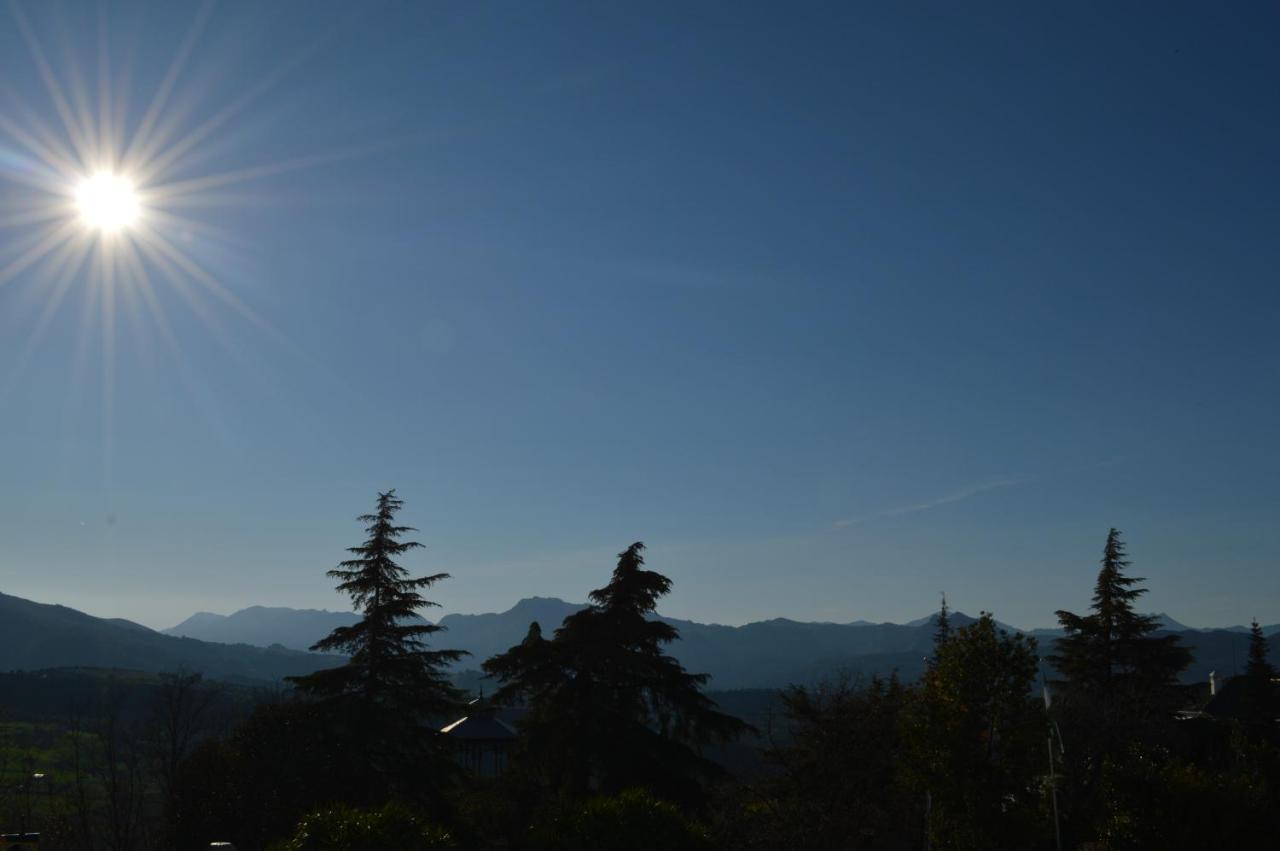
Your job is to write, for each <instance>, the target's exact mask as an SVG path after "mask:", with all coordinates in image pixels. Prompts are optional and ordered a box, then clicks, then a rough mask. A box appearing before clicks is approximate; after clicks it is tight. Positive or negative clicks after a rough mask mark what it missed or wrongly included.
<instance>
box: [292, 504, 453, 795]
mask: <svg viewBox="0 0 1280 851" xmlns="http://www.w3.org/2000/svg"><path fill="white" fill-rule="evenodd" d="M402 505H403V503H402V501H401V500H400V499H399V498H398V497H397V496H396V495H395V491H394V490H390V491H387V492H386V493H381V494H378V502H377V511H376V512H375V513H374V514H366V515H364V516H362V517H360V518H359V520H360V522H362V523H366V524H368V526H367V532H368V538H367V539H366V540H365V542H364V543H363V544H361V545H360V546H358V547H351V548H349V551H350V552H351V553H353V554H354V555H355V558H352V559H348V560H347V561H344V562H342V563H341V564H339V565H338V567H337V568H335V569H333V570H330V571H329V572H328V575H329V576H331V577H333V578H334V579H338V580H340V581H339V583H338V586H337V588H338V590H339V591H342V592H345V593H347V594H349V595H350V596H351V600H352V603H353V605H354V607H355V608H356V609H357V610H358V611H359V612H360V613H361V614H362V615H363V617H362V618H361V619H360V621H359V622H357V623H354V624H352V625H350V626H341V627H338V628H337V629H335V630H334V631H333V632H332V633H330V634H329V636H328V637H327V638H323V639H321V640H320V641H318V642H316V643H315V645H313V646H312V648H311V649H312V650H319V651H330V652H332V651H338V652H341V653H345V654H348V655H349V656H350V659H349V660H348V662H347V663H346V664H344V665H342V666H340V667H337V668H330V669H327V670H321V671H317V672H315V673H313V674H308V675H307V676H303V677H292V678H290V681H291V682H292V683H293V685H294V687H295V688H296V689H297V690H298V691H299V692H301V693H302V694H304V695H308V696H310V697H312V698H314V699H316V700H318V701H320V702H322V703H323V704H325V705H327V706H329V707H330V708H331V709H333V710H334V714H335V717H340V718H341V719H342V721H343V722H344V723H345V724H346V725H347V732H348V733H350V734H351V736H352V740H353V741H354V742H355V743H356V744H357V745H358V746H359V747H361V748H363V749H365V753H366V755H367V758H368V762H369V765H370V766H371V770H372V771H374V772H375V773H376V772H382V773H383V774H385V775H387V777H389V778H392V780H393V781H394V778H395V777H396V776H397V775H401V779H403V776H402V775H403V772H402V771H401V769H404V768H405V767H406V766H405V765H404V764H403V763H404V761H405V760H407V759H409V758H410V757H414V756H416V757H418V758H421V757H422V755H423V754H422V753H420V752H419V751H420V749H421V748H423V747H427V748H428V749H429V746H430V744H431V742H432V739H433V736H432V732H433V730H434V729H435V728H436V727H437V726H438V724H437V723H436V722H439V721H440V720H441V719H442V718H444V717H446V716H447V715H448V714H450V713H451V712H452V711H453V710H454V709H455V708H456V707H457V706H458V704H459V702H460V700H459V697H460V696H459V693H458V691H457V690H456V689H455V688H454V687H453V685H452V683H451V682H450V681H449V679H448V677H447V675H446V673H445V671H446V668H447V666H448V665H449V663H451V662H453V661H455V660H457V659H459V658H461V657H462V656H465V655H466V653H465V652H463V651H460V650H431V649H428V647H427V645H426V642H425V641H424V639H425V638H426V637H427V636H430V635H432V634H434V633H436V632H439V631H440V630H442V629H443V627H440V626H436V625H434V624H429V623H425V622H423V621H419V620H416V619H415V618H414V615H415V614H416V613H417V611H418V610H419V609H422V608H425V607H428V606H435V605H437V604H436V603H433V602H432V601H430V600H427V599H426V598H425V597H423V596H422V594H421V593H420V592H421V591H422V590H423V589H426V588H429V587H431V586H432V585H433V584H435V583H436V582H439V581H440V580H442V579H447V578H448V577H449V574H447V573H437V574H435V575H432V576H424V577H421V578H418V579H413V578H410V577H409V574H408V571H406V570H405V569H404V568H403V567H401V566H400V565H399V564H398V563H397V562H396V558H397V557H398V556H401V555H403V554H404V553H406V552H408V551H409V550H412V549H417V548H419V547H421V546H422V545H421V544H419V543H418V542H417V541H402V540H400V539H401V537H402V536H403V535H405V534H406V533H408V532H412V531H415V530H414V529H413V527H410V526H397V525H396V524H395V515H396V512H398V511H399V510H400V508H401V506H402Z"/></svg>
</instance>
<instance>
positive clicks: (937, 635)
mask: <svg viewBox="0 0 1280 851" xmlns="http://www.w3.org/2000/svg"><path fill="white" fill-rule="evenodd" d="M949 638H951V610H950V609H949V608H947V595H946V594H943V595H942V606H941V607H940V608H939V609H938V621H937V625H936V626H935V627H934V630H933V646H934V649H935V650H936V649H937V648H939V647H941V646H942V645H944V644H946V643H947V639H949Z"/></svg>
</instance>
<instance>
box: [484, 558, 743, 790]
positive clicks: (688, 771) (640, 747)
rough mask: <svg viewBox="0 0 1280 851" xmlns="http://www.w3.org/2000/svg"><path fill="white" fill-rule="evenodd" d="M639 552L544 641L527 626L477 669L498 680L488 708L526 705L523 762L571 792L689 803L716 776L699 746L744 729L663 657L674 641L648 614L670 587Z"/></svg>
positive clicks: (701, 677)
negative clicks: (632, 791)
mask: <svg viewBox="0 0 1280 851" xmlns="http://www.w3.org/2000/svg"><path fill="white" fill-rule="evenodd" d="M643 549H644V545H643V544H641V543H635V544H632V545H631V546H630V547H628V548H627V550H626V551H625V552H623V553H621V554H620V555H619V557H618V565H617V567H616V568H615V569H614V571H613V576H612V578H611V579H610V581H609V584H608V585H606V586H605V587H603V588H600V589H598V590H596V591H592V592H591V605H590V606H588V607H587V608H585V609H583V610H582V611H580V612H577V613H575V614H573V615H570V616H569V617H567V618H565V620H564V623H563V624H562V625H561V627H560V628H559V629H557V630H556V632H555V635H554V637H553V638H552V639H551V640H550V641H547V640H546V639H544V638H542V635H541V630H540V629H539V628H538V626H537V624H534V625H532V626H531V627H530V630H529V635H528V636H527V637H526V638H525V640H524V641H523V642H521V643H520V644H518V645H516V646H515V647H512V648H511V649H510V650H508V651H507V652H505V653H501V654H499V655H497V656H495V657H493V658H492V659H489V660H488V661H486V662H485V663H484V669H485V671H486V673H488V674H489V675H490V676H493V677H496V678H498V679H499V680H501V681H502V687H501V688H500V689H498V691H497V693H496V694H495V695H494V698H495V700H498V701H506V702H516V701H522V702H524V703H525V704H527V706H528V710H529V711H528V715H527V716H526V718H525V719H524V721H523V723H522V728H523V732H524V734H525V737H526V744H527V747H528V750H529V756H530V757H531V758H532V759H531V762H532V763H533V764H536V765H540V766H542V767H543V769H544V770H545V771H546V772H547V773H548V779H549V781H550V782H551V784H552V785H553V786H554V787H556V788H557V789H558V790H560V791H563V792H566V793H569V794H582V793H585V792H589V791H597V792H604V793H615V792H618V791H621V790H622V789H625V788H627V787H630V786H637V785H639V786H646V787H648V788H650V789H654V790H655V791H659V792H660V793H663V794H667V795H670V796H673V797H677V798H689V797H693V796H695V795H696V790H697V781H698V779H699V778H700V777H701V776H703V775H708V774H713V773H715V769H714V767H713V765H712V764H711V763H710V762H708V761H707V760H705V759H703V758H702V757H701V756H700V754H699V753H698V749H699V748H700V746H702V745H703V744H706V743H708V742H710V741H713V740H725V739H729V738H732V737H734V736H736V735H738V734H739V733H741V732H742V731H744V730H745V729H747V725H746V724H745V723H743V722H742V721H740V720H739V719H737V718H734V717H732V716H729V715H726V714H724V713H722V712H720V711H718V710H717V709H716V707H715V704H714V703H713V702H712V701H711V700H710V699H709V698H707V697H706V695H704V694H703V693H702V690H701V686H702V685H703V684H704V683H705V682H706V681H707V679H708V677H707V675H706V674H690V673H688V672H687V671H685V669H684V668H683V667H682V666H681V665H680V663H679V662H677V661H676V660H675V659H674V658H672V657H671V656H668V655H666V654H665V653H664V652H663V649H662V648H663V645H665V644H668V643H670V642H672V641H674V640H676V639H677V638H678V637H679V633H678V632H677V630H676V629H675V627H673V626H671V625H670V624H668V623H664V622H663V621H660V620H656V619H653V618H651V617H650V615H652V614H653V613H654V610H655V608H656V606H657V600H658V598H660V597H662V596H663V595H664V594H666V593H667V592H668V591H670V590H671V580H670V579H668V578H667V577H665V576H663V575H662V574H660V573H656V572H654V571H651V570H645V569H644V568H643V565H644V558H643V556H642V555H641V552H642V550H643Z"/></svg>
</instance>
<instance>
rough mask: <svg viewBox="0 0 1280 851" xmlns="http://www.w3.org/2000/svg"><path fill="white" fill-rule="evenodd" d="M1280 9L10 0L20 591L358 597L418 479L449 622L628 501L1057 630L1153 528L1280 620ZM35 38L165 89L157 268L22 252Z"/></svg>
mask: <svg viewBox="0 0 1280 851" xmlns="http://www.w3.org/2000/svg"><path fill="white" fill-rule="evenodd" d="M15 9H16V10H17V11H16V12H15ZM1278 40H1280V13H1278V12H1277V7H1276V6H1275V4H1272V3H1261V2H1259V3H1239V4H1206V3H1182V4H1178V3H1162V4H1159V5H1158V6H1152V5H1143V4H1111V3H1094V4H1080V3H1070V4H1041V3H1033V4H1028V3H1008V4H980V3H964V4H956V3H936V4H901V3H864V4H853V3H838V4H830V5H822V4H795V3H776V4H770V6H768V7H766V5H765V4H744V3H725V4H714V3H697V4H687V3H680V4H676V3H671V4H649V3H644V4H600V3H582V4H568V5H562V4H557V3H547V4H543V3H539V4H525V3H459V4H434V3H409V2H387V3H382V4H359V5H357V4H343V5H325V4H321V3H316V2H310V1H309V2H275V3H270V4H260V5H259V4H255V5H242V4H239V3H222V4H219V5H217V6H214V7H212V8H211V9H206V10H205V11H204V12H202V11H201V7H199V6H197V5H189V6H188V5H184V4H181V3H176V2H164V3H160V2H156V3H152V4H150V5H149V6H145V7H140V6H136V5H132V4H119V5H118V4H114V3H107V4H105V5H101V6H100V7H99V6H95V5H92V4H88V3H85V4H65V5H59V4H56V3H25V4H21V5H19V6H17V7H13V8H5V9H3V14H2V15H0V117H2V118H3V119H4V126H3V127H2V128H0V178H3V180H0V193H3V194H0V225H3V227H0V267H3V268H9V269H10V270H11V272H12V273H0V280H3V281H4V283H2V284H0V591H3V592H6V593H11V594H17V595H19V596H24V597H29V598H34V599H37V600H41V601H45V602H60V603H64V604H67V605H70V606H74V607H77V608H81V609H84V610H87V611H89V612H91V613H94V614H99V615H104V616H124V617H130V618H133V619H136V620H138V621H141V622H143V623H146V624H148V625H152V626H159V627H163V626H169V625H172V624H173V623H176V622H178V621H179V620H181V619H183V618H185V617H186V616H187V615H189V614H191V613H192V612H193V611H196V610H210V611H218V612H229V611H232V610H234V609H237V608H240V607H242V606H246V605H252V604H271V605H291V606H298V607H325V608H342V607H343V604H344V602H345V601H344V600H343V599H342V598H340V597H338V596H337V595H336V594H335V593H334V592H333V590H332V581H331V580H329V579H328V578H326V577H325V575H324V571H325V570H327V569H328V568H330V567H331V566H332V565H333V564H334V563H335V562H336V561H337V560H338V559H340V558H341V557H342V556H343V552H342V549H343V547H345V546H348V545H352V544H356V543H358V542H359V540H360V538H361V532H362V529H361V527H360V526H359V524H357V523H356V522H355V521H354V517H355V516H356V515H357V514H360V513H363V512H364V511H366V510H368V509H369V508H370V507H371V505H372V503H373V498H374V495H375V493H376V491H378V490H379V489H385V488H389V487H395V488H397V489H398V490H399V493H400V495H401V496H402V497H403V498H404V499H405V501H406V506H405V510H404V514H403V519H404V520H405V521H406V522H408V523H411V524H412V525H415V526H418V527H420V529H421V534H420V536H419V539H420V540H422V541H423V542H424V543H425V544H427V549H426V550H425V551H420V552H419V554H417V555H416V556H414V557H413V558H411V559H409V560H408V565H409V566H410V567H411V568H413V569H415V570H421V571H431V572H434V571H440V570H444V571H449V572H451V573H452V574H453V578H452V579H450V580H449V581H447V582H445V583H443V584H441V585H440V586H438V588H437V589H436V591H437V593H436V595H435V597H436V599H438V600H439V601H440V602H441V603H442V604H443V611H446V612H448V611H461V612H474V611H495V610H503V609H506V608H508V607H509V606H510V605H511V604H513V603H514V602H516V600H518V599H519V598H521V597H524V596H530V595H543V596H560V597H564V598H567V599H571V600H583V599H585V596H586V593H587V591H588V590H590V589H592V588H595V587H599V586H600V585H602V584H604V582H605V581H606V579H607V575H608V573H609V571H610V569H611V568H612V563H613V556H614V554H615V553H617V552H619V551H620V550H622V549H623V548H624V547H625V546H626V545H627V544H629V543H630V542H631V541H633V540H644V541H646V542H647V543H648V544H649V547H650V550H649V557H650V564H651V566H653V567H654V568H656V569H658V570H661V571H663V572H665V573H667V574H668V575H670V576H671V577H672V578H673V579H674V581H675V590H674V592H673V593H672V595H671V596H670V598H669V600H668V602H667V603H666V604H665V605H664V607H663V610H664V611H665V612H666V613H668V614H671V615H675V616H680V617H688V618H693V619H697V620H702V621H718V622H724V623H741V622H745V621H748V620H754V619H762V618H768V617H775V616H786V617H791V618H796V619H821V620H833V621H848V620H853V619H858V618H865V619H870V620H904V619H909V618H913V617H917V616H920V615H922V614H924V613H926V612H927V611H928V610H930V609H932V608H933V607H934V606H935V605H936V602H937V595H938V592H940V591H944V590H945V591H946V592H947V593H948V595H949V597H950V599H951V601H952V602H953V604H954V605H955V606H956V607H958V608H960V609H963V610H965V611H969V612H976V611H977V610H978V609H981V608H986V609H989V610H992V611H994V612H995V613H996V615H997V616H998V617H999V618H1000V619H1001V620H1004V621H1006V622H1011V623H1016V624H1022V625H1027V626H1038V625H1048V624H1050V623H1051V622H1052V620H1053V616H1052V612H1053V611H1054V610H1055V609H1057V608H1074V609H1083V608H1084V607H1086V606H1087V605H1088V598H1089V594H1090V592H1091V589H1092V582H1093V578H1094V576H1095V573H1096V564H1097V559H1098V557H1099V556H1100V554H1101V549H1102V545H1103V542H1104V539H1105V536H1106V533H1107V529H1108V528H1109V527H1110V526H1117V527H1119V528H1120V529H1122V530H1123V531H1124V532H1125V533H1126V536H1127V540H1128V541H1129V544H1130V549H1131V554H1132V556H1133V558H1134V562H1135V563H1134V571H1135V573H1137V574H1138V575H1142V576H1146V577H1148V579H1149V582H1148V586H1149V587H1150V589H1151V592H1150V594H1149V596H1148V598H1147V602H1146V604H1145V605H1146V607H1147V608H1149V609H1151V610H1163V611H1167V612H1169V613H1170V614H1172V615H1173V616H1174V617H1176V618H1178V619H1179V620H1181V621H1184V622H1186V623H1190V624H1192V625H1196V626H1207V625H1227V624H1235V623H1241V622H1247V621H1248V619H1249V618H1251V617H1255V616H1256V617H1257V618H1259V619H1260V620H1262V621H1264V622H1276V621H1280V578H1278V577H1280V570H1278V569H1277V568H1278V567H1280V563H1278V562H1280V523H1278V522H1277V516H1278V515H1280V496H1278V495H1277V494H1278V491H1277V481H1278V479H1280V451H1278V450H1277V446H1276V439H1277V420H1278V419H1280V394H1278V393H1277V389H1278V381H1277V379H1278V378H1280V376H1278V374H1277V373H1278V367H1280V333H1277V320H1278V319H1280V295H1277V292H1276V285H1277V270H1278V269H1280V238H1278V237H1280V234H1278V233H1277V226H1278V225H1280V156H1278V154H1277V152H1280V109H1278V105H1280V101H1277V88H1276V87H1277V81H1280V51H1277V49H1276V44H1277V43H1278ZM33 45H34V46H35V47H36V48H37V51H36V52H33V50H32V47H33ZM37 55H40V56H43V57H44V61H45V62H46V63H47V67H48V69H49V72H50V77H51V78H52V79H54V80H55V82H56V83H57V84H58V85H57V89H58V90H61V91H63V93H64V95H65V96H66V100H65V104H66V105H67V106H68V109H67V110H64V112H67V113H68V114H70V115H71V116H72V121H71V122H70V123H71V125H72V126H77V119H76V116H78V115H81V114H83V115H85V116H90V117H92V116H98V118H95V119H94V121H92V122H90V123H91V124H97V123H101V115H102V114H106V115H107V116H108V117H110V116H115V120H114V125H113V126H114V127H116V128H123V129H124V131H125V132H123V133H122V134H121V135H122V136H123V137H124V138H125V139H126V140H127V139H128V138H129V137H130V136H131V135H134V134H135V131H137V130H138V128H139V126H140V125H143V124H144V123H145V118H146V115H147V112H148V106H149V105H150V104H152V103H153V102H156V101H157V98H156V95H157V93H160V94H163V93H164V92H165V90H166V81H167V80H168V81H171V83H172V85H171V86H169V87H168V89H167V91H168V95H167V97H162V98H160V99H159V100H160V101H161V102H162V108H160V109H159V110H158V111H157V113H156V114H157V115H158V116H160V117H159V118H157V119H156V120H155V121H154V122H153V124H154V126H155V127H163V128H167V131H168V132H167V135H166V134H160V133H159V132H153V133H152V134H151V137H154V138H159V137H160V136H162V135H164V136H165V140H164V142H163V144H160V143H158V144H157V151H158V152H159V153H158V155H159V156H161V157H165V152H166V151H172V152H173V153H172V156H168V157H166V158H165V162H164V166H165V167H164V169H161V170H162V171H163V172H164V173H163V174H162V175H158V176H156V177H155V178H154V183H155V184H156V185H162V184H163V185H170V186H172V185H173V184H174V182H175V181H176V182H178V183H180V184H182V185H183V187H185V193H178V194H177V195H176V196H175V197H174V198H173V199H170V200H172V201H173V204H174V209H175V210H177V211H178V212H180V215H181V217H182V218H181V219H178V218H176V215H177V213H175V214H174V216H171V217H170V218H167V219H162V218H161V217H160V215H159V214H158V213H157V214H156V215H153V216H152V218H151V219H150V220H149V221H148V219H147V216H148V211H147V209H146V206H145V199H146V194H145V193H146V190H147V188H148V184H147V183H146V182H145V181H140V182H139V186H138V188H139V190H140V191H142V192H143V198H144V209H143V212H142V219H141V221H143V222H144V223H146V224H148V225H149V226H150V227H153V228H154V230H155V231H156V232H157V233H160V234H163V236H164V238H165V239H166V240H168V242H169V244H172V245H175V246H178V247H179V248H180V249H181V251H182V252H183V257H185V258H187V259H188V260H189V261H190V264H191V265H190V267H188V271H187V272H185V273H182V274H178V272H175V268H178V267H176V265H175V263H172V262H171V263H169V264H167V268H166V264H165V263H163V262H159V261H156V262H152V261H146V260H144V261H143V262H142V263H141V264H139V265H140V268H142V269H143V270H144V271H146V272H147V273H148V282H149V286H150V292H151V293H152V296H153V298H152V299H151V300H147V299H146V298H145V297H144V295H143V288H142V287H141V285H140V284H139V283H138V282H137V281H136V280H131V279H130V278H129V276H127V275H121V274H117V275H116V276H115V278H114V280H113V281H110V282H104V275H102V274H94V273H93V271H92V267H88V266H87V267H85V268H84V269H82V270H80V271H76V272H74V273H69V274H66V275H64V276H63V277H62V279H60V278H59V275H58V272H59V266H58V253H57V252H50V254H49V255H48V256H46V257H45V258H44V259H42V260H40V261H39V262H34V263H32V264H31V265H29V266H26V267H25V268H20V267H21V266H22V264H21V263H18V264H17V266H14V265H13V264H14V261H20V260H22V258H23V257H24V256H27V255H29V254H30V253H31V252H33V251H35V250H36V249H38V247H39V239H40V235H41V233H42V231H41V228H42V227H45V228H47V227H51V226H52V225H50V224H49V223H47V222H46V223H31V222H29V221H27V219H25V218H24V215H25V213H24V211H25V210H26V209H27V208H28V207H29V206H30V204H31V203H35V202H34V201H32V199H33V198H35V195H33V194H32V193H33V192H37V190H39V191H45V190H47V189H48V187H47V186H45V187H43V189H41V187H36V186H35V184H36V183H39V182H40V181H45V182H46V183H47V182H48V180H50V179H53V178H50V177H49V171H50V170H49V169H48V168H45V167H44V166H43V165H41V164H40V163H39V162H38V159H39V158H38V157H37V156H36V155H35V154H33V153H32V150H31V146H30V145H28V144H24V142H23V139H22V137H24V136H25V137H27V138H28V141H29V140H30V137H31V136H33V135H34V136H35V137H37V139H44V140H45V141H44V142H38V143H37V147H38V146H39V145H41V144H51V142H49V140H50V139H53V140H54V141H56V140H57V139H59V138H61V139H63V140H67V139H68V137H69V131H68V129H67V126H66V124H65V123H64V122H63V120H62V117H61V116H60V115H59V109H58V104H57V99H56V98H54V97H52V96H51V93H50V92H51V89H50V87H48V86H46V84H45V82H44V80H43V79H42V75H41V71H40V69H41V65H40V61H39V59H38V58H37ZM175 56H177V57H184V56H185V62H184V63H182V64H180V65H174V60H175ZM171 68H174V69H176V71H175V73H174V74H172V75H171V76H167V75H168V74H169V71H170V69H171ZM108 96H110V104H111V106H110V108H107V109H104V108H103V104H104V103H106V102H107V97H108ZM37 127H39V128H43V131H41V132H44V136H41V135H40V133H38V132H36V130H35V129H34V128H37ZM89 135H92V134H89ZM107 135H110V134H107ZM192 137H194V138H195V141H194V142H192V143H190V144H186V145H185V146H184V145H182V144H180V142H181V140H183V139H190V138H192ZM65 147H73V145H72V143H70V142H66V143H65ZM55 171H56V170H55ZM228 173H230V175H229V176H228ZM32 175H37V176H38V178H39V179H34V180H33V179H31V178H32ZM64 178H65V179H67V180H72V181H73V182H74V175H73V176H71V177H66V176H60V177H57V179H64ZM166 181H167V182H168V183H167V184H166ZM55 191H64V192H65V191H69V189H68V188H67V187H63V188H62V189H59V190H55ZM37 194H38V193H37ZM24 205H26V206H24ZM53 224H54V225H60V224H62V223H61V222H57V221H55V222H54V223H53ZM77 224H78V223H77ZM85 238H87V237H85ZM94 238H95V239H96V238H98V237H94ZM117 238H118V239H126V240H127V239H131V238H133V237H131V236H129V234H128V233H126V234H125V235H124V236H122V237H117ZM36 253H38V251H37V252H36ZM14 269H16V271H12V270H14ZM191 270H196V271H191ZM179 271H180V268H179ZM201 274H203V275H205V276H206V277H205V278H204V279H201V278H200V275H201ZM179 279H182V280H179ZM60 280H61V281H62V285H61V286H59V282H60ZM108 284H109V285H110V287H111V288H112V295H111V296H110V297H107V296H105V295H104V290H103V288H104V287H106V286H108ZM215 288H216V292H215ZM217 293H221V294H222V295H221V296H219V295H218V294H217ZM233 302H234V304H233ZM237 304H238V305H240V307H237V306H235V305H237ZM165 328H167V329H168V333H166V332H165V330H164V329H165Z"/></svg>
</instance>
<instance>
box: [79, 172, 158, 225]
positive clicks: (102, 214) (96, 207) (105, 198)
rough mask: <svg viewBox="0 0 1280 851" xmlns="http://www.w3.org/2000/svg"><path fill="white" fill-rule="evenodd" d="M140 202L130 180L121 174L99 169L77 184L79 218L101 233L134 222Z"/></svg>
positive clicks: (136, 218)
mask: <svg viewBox="0 0 1280 851" xmlns="http://www.w3.org/2000/svg"><path fill="white" fill-rule="evenodd" d="M141 206H142V205H141V204H140V203H139V201H138V193H137V190H135V189H134V187H133V181H131V180H130V179H129V178H127V177H125V176H124V175H120V174H113V173H111V172H107V171H102V172H98V173H97V174H95V175H93V176H92V177H86V178H85V179H84V180H82V181H80V185H79V186H77V187H76V208H77V209H78V210H79V211H80V220H81V221H82V222H84V224H85V225H87V226H88V227H89V228H91V229H93V230H96V231H99V232H101V233H115V232H117V231H120V230H122V229H124V228H127V227H129V226H130V225H132V224H134V223H135V222H136V221H137V220H138V213H139V212H140V211H141Z"/></svg>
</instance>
